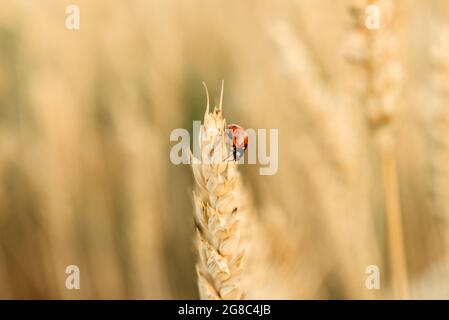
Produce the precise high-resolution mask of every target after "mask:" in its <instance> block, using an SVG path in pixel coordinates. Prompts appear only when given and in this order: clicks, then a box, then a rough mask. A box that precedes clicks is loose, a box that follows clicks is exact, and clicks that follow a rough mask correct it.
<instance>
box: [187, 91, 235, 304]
mask: <svg viewBox="0 0 449 320" xmlns="http://www.w3.org/2000/svg"><path fill="white" fill-rule="evenodd" d="M203 85H204V87H205V90H206V94H207V109H206V114H205V116H204V124H203V126H202V127H201V130H200V135H199V136H200V141H199V143H200V152H201V156H200V159H197V158H195V157H193V155H192V170H193V174H194V178H195V182H196V183H195V191H194V192H193V202H194V207H195V211H194V218H195V223H196V227H197V232H196V234H197V236H196V241H195V244H196V247H197V249H198V263H197V266H196V270H197V275H198V287H199V292H200V297H201V299H241V298H242V297H243V292H242V289H241V274H242V269H243V268H242V264H243V258H244V250H243V245H242V243H241V240H240V230H241V214H242V212H241V211H242V210H241V208H242V201H243V200H242V199H241V197H242V193H241V192H240V191H239V190H240V189H241V185H240V174H239V172H238V171H237V163H236V162H235V161H224V159H225V158H226V157H227V153H228V152H227V147H226V142H225V128H226V120H225V119H224V118H223V115H222V100H223V84H222V90H221V95H220V104H219V106H217V107H215V108H214V111H213V112H212V113H210V112H209V94H208V92H207V87H206V85H205V84H204V83H203Z"/></svg>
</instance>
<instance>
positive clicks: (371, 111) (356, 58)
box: [351, 0, 409, 299]
mask: <svg viewBox="0 0 449 320" xmlns="http://www.w3.org/2000/svg"><path fill="white" fill-rule="evenodd" d="M369 5H376V6H377V7H378V8H379V10H380V17H381V20H380V21H381V24H380V28H379V29H369V28H368V27H367V26H366V25H365V19H366V16H365V9H366V8H367V7H368V6H369ZM395 9H396V8H395V1H392V0H365V1H363V0H361V1H354V3H353V6H352V7H351V13H352V15H353V18H354V24H355V32H354V33H353V36H354V39H356V38H358V42H360V43H362V44H364V47H363V48H361V50H359V51H355V52H356V55H353V56H352V57H351V58H352V59H351V61H352V62H355V63H356V64H359V65H360V66H361V67H362V69H363V71H364V74H365V87H364V88H363V89H362V96H363V98H362V99H363V104H364V105H365V107H366V108H367V110H366V112H367V115H368V120H369V122H370V124H371V127H372V134H373V137H374V139H375V142H376V143H377V147H378V150H377V152H378V154H379V159H380V168H381V176H382V183H383V193H384V201H385V213H386V219H385V220H386V230H387V234H388V256H389V262H390V272H391V279H392V289H393V295H394V297H395V298H396V299H407V298H408V292H409V289H408V287H409V286H408V275H407V273H408V272H407V263H406V254H405V245H404V232H403V223H402V212H401V201H400V192H399V182H398V176H397V169H396V167H397V163H396V156H395V146H394V143H395V142H394V135H393V132H392V122H393V120H394V115H395V112H396V111H397V110H396V109H397V105H398V100H399V97H400V94H401V88H402V79H401V78H402V74H401V65H400V63H399V59H398V47H399V44H398V39H397V36H396V34H395V33H394V22H395V19H396V14H395V13H396V10H395Z"/></svg>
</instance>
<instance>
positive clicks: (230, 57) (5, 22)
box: [0, 0, 449, 299]
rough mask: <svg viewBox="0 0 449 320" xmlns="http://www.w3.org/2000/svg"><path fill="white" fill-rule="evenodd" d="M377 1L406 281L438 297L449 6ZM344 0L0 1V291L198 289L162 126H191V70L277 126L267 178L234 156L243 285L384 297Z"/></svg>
mask: <svg viewBox="0 0 449 320" xmlns="http://www.w3.org/2000/svg"><path fill="white" fill-rule="evenodd" d="M390 1H392V2H393V3H394V4H395V5H396V14H397V21H396V25H395V32H396V36H397V48H396V49H397V50H396V51H397V57H396V59H397V63H398V64H400V65H401V66H402V70H403V71H402V80H401V90H400V92H399V93H398V95H397V97H396V98H397V99H396V100H395V101H396V102H395V107H396V111H395V113H394V120H393V121H392V122H391V125H389V134H390V135H391V138H392V139H394V141H395V144H394V146H395V147H394V149H393V151H392V152H394V155H395V161H396V163H397V179H398V181H397V182H398V191H399V195H398V198H399V199H400V203H399V205H400V211H401V218H402V223H401V224H402V232H403V238H404V241H403V242H404V243H403V245H404V253H405V264H406V269H407V278H408V289H407V291H408V296H409V297H410V298H414V299H423V298H437V299H449V121H448V120H449V90H448V89H449V87H448V84H449V56H448V53H447V49H448V44H449V3H448V2H447V1H444V0H431V1H418V0H402V1H393V0H390ZM377 2H380V3H383V2H388V1H387V0H379V1H377ZM355 3H360V1H355V0H341V1H332V0H314V1H311V0H285V1H284V0H283V1H276V2H275V1H268V0H259V1H224V0H223V1H221V0H220V1H219V0H213V1H207V0H192V1H181V0H164V1H162V0H132V1H123V0H122V1H114V3H111V2H110V1H106V0H95V1H87V0H74V1H66V0H41V1H26V0H3V1H1V2H0V298H2V299H17V298H19V299H24V298H40V299H49V298H51V299H108V298H112V299H183V298H184V299H197V298H199V295H198V288H197V276H196V273H195V262H196V260H197V257H196V251H195V247H194V242H193V238H194V230H195V227H194V221H193V217H192V212H193V200H192V189H193V185H194V183H193V175H192V173H191V168H190V167H189V166H188V165H174V164H172V163H171V162H170V159H169V153H170V148H171V147H172V145H173V143H172V142H170V140H169V136H170V132H171V131H172V130H173V129H175V128H186V129H187V130H189V131H190V132H192V121H193V120H202V118H203V115H204V110H205V105H206V98H205V95H204V92H203V88H202V85H201V82H202V81H205V82H206V83H207V84H208V87H209V90H210V93H211V103H212V102H217V101H218V97H219V93H220V92H219V88H220V83H221V80H222V79H225V81H226V88H225V91H224V106H225V107H224V109H223V110H224V116H225V117H226V119H227V120H228V121H229V122H231V123H232V122H235V123H238V124H241V125H242V126H244V127H245V128H277V129H279V154H278V159H279V169H278V172H277V173H276V174H275V175H272V176H261V175H259V171H258V168H259V167H258V166H257V165H249V164H244V165H240V166H239V170H240V171H241V175H242V178H243V180H244V183H245V186H246V188H247V190H248V192H249V195H248V198H249V199H250V202H251V204H252V210H253V214H254V216H251V219H253V221H257V224H254V226H253V227H254V229H257V230H255V231H252V229H251V230H249V229H248V232H249V233H251V232H253V233H254V235H256V236H257V240H255V242H254V244H253V245H254V248H255V249H253V251H250V252H248V258H249V261H248V272H247V273H248V279H247V281H248V282H249V284H245V285H247V286H248V288H249V289H248V290H247V296H246V297H247V298H254V299H318V298H319V299H382V298H392V297H395V296H394V279H392V270H391V269H392V268H391V266H392V265H393V266H394V263H393V264H392V263H391V262H392V261H391V258H392V256H391V254H389V252H390V251H389V250H390V247H389V245H390V243H389V240H391V239H390V238H389V237H391V235H390V236H389V229H388V228H387V225H388V223H387V221H386V220H387V219H386V217H388V215H387V214H388V213H386V212H385V211H386V209H385V208H386V207H388V205H386V203H385V202H386V200H385V195H384V193H383V192H384V191H383V181H382V175H381V174H380V173H379V172H381V167H382V162H381V160H380V159H379V155H378V154H377V152H376V150H377V149H376V148H377V147H376V143H377V142H376V139H375V138H373V136H374V135H375V134H373V131H374V130H373V128H372V126H371V124H370V123H369V121H368V120H367V109H368V106H367V103H366V101H368V100H367V99H366V98H364V97H363V96H362V95H361V93H360V92H362V91H363V90H362V91H361V87H362V89H363V88H364V86H366V83H365V81H366V80H365V79H364V75H363V72H362V71H361V69H360V68H358V67H355V66H354V65H352V64H351V63H348V57H351V56H352V57H354V54H357V53H358V52H360V50H362V51H363V49H360V48H361V47H363V44H364V43H363V41H366V39H365V40H364V39H363V38H360V37H359V36H358V35H357V34H356V33H355V32H354V26H353V24H354V23H353V21H352V20H351V16H350V14H349V12H350V7H351V5H354V4H355ZM69 4H75V5H77V6H79V8H80V17H81V28H80V30H68V29H67V28H66V27H65V18H66V15H65V8H66V6H67V5H69ZM364 99H365V100H364ZM387 202H388V200H387ZM393 235H395V233H393ZM256 251H257V252H256ZM393 258H394V256H393ZM393 260H394V259H393ZM72 264H75V265H77V266H79V268H80V273H81V289H80V290H67V289H66V287H65V280H66V277H67V275H66V273H65V269H66V266H68V265H72ZM369 265H377V266H379V268H380V270H381V288H380V290H367V288H366V287H365V279H366V277H367V274H366V273H365V270H366V267H367V266H369Z"/></svg>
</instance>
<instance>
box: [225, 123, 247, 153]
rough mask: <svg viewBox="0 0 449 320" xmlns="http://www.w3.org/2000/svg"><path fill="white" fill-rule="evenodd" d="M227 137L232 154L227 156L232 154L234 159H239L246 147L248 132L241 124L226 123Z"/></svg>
mask: <svg viewBox="0 0 449 320" xmlns="http://www.w3.org/2000/svg"><path fill="white" fill-rule="evenodd" d="M227 137H228V139H229V141H228V142H229V145H230V146H231V148H232V154H231V155H230V156H229V157H231V156H232V158H233V159H234V161H238V160H240V158H242V157H243V154H244V153H245V150H246V148H247V147H248V134H247V133H246V131H245V129H243V128H242V127H241V126H239V125H237V124H230V125H228V130H227ZM229 157H228V158H229Z"/></svg>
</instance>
